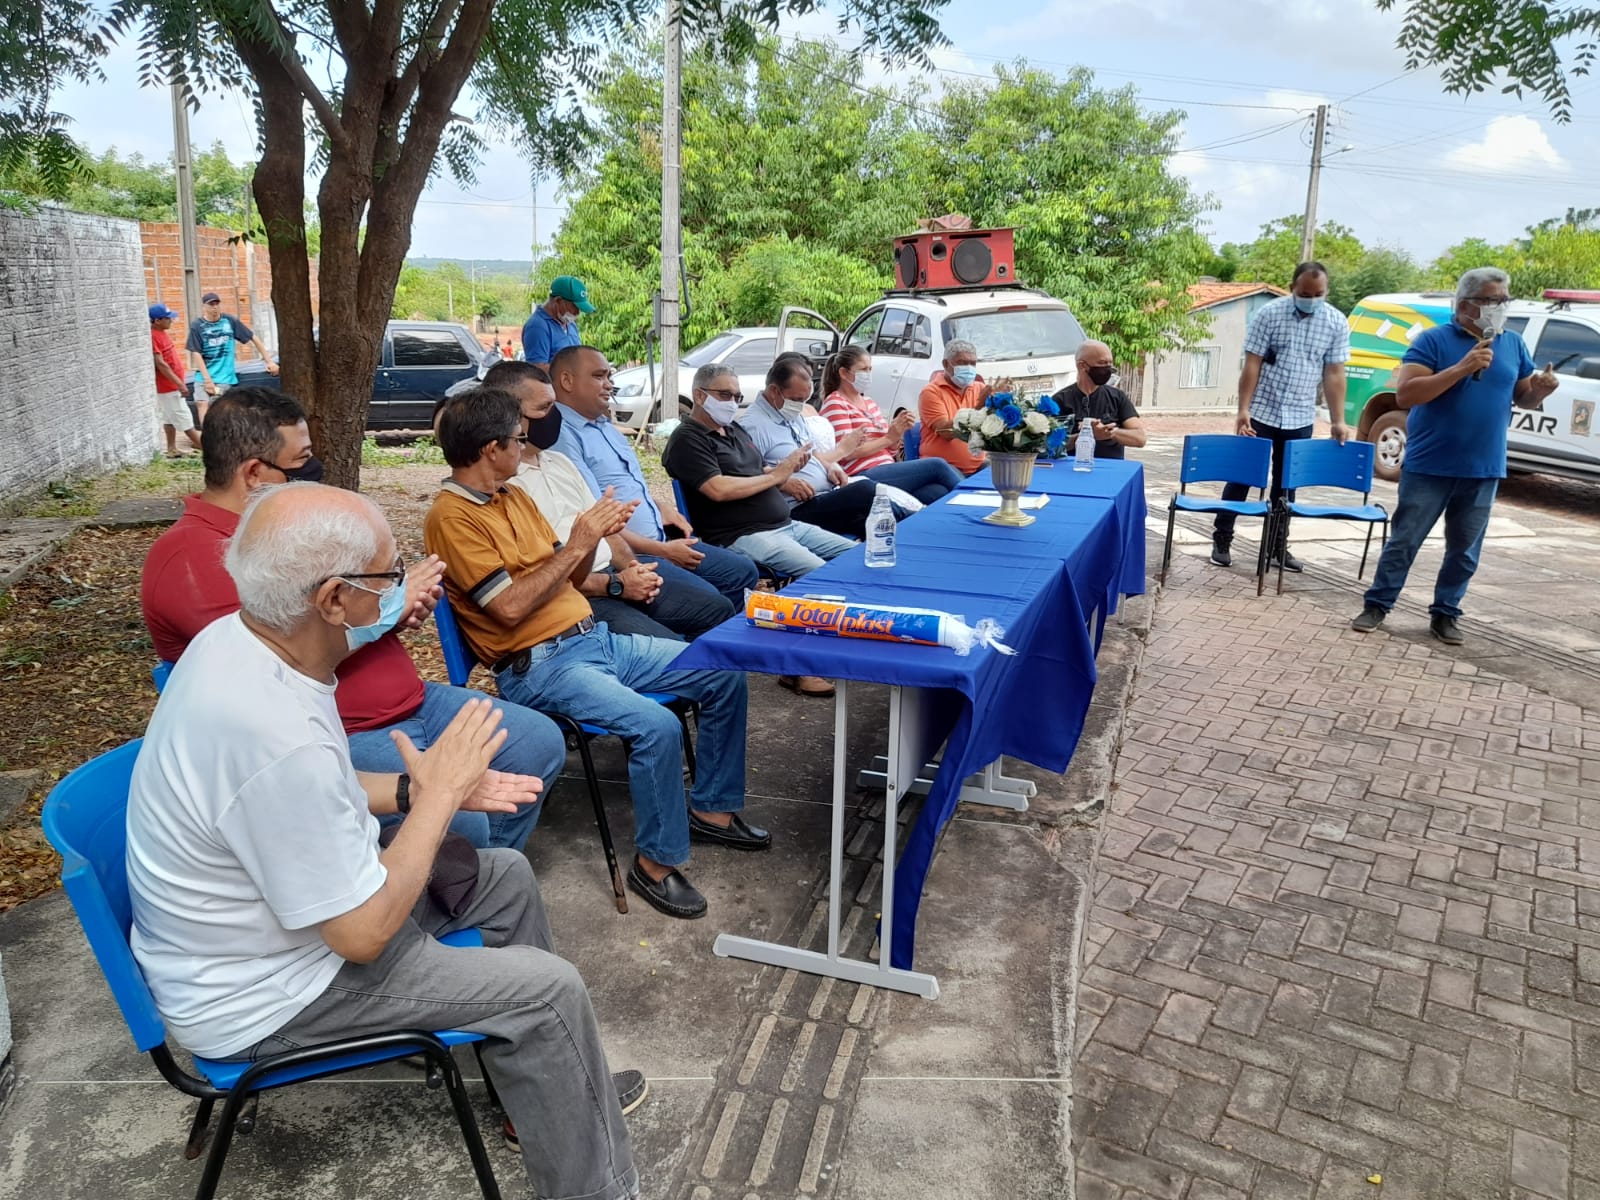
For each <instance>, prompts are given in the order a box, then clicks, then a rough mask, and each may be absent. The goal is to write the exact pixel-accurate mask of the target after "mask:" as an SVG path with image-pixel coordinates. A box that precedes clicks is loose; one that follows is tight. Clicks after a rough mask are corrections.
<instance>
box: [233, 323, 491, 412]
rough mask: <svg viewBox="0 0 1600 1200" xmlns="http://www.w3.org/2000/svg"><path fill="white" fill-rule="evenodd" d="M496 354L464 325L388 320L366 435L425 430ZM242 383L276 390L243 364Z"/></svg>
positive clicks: (272, 379)
mask: <svg viewBox="0 0 1600 1200" xmlns="http://www.w3.org/2000/svg"><path fill="white" fill-rule="evenodd" d="M493 361H494V355H493V354H492V353H491V352H489V351H487V350H485V349H484V348H483V346H482V345H481V344H480V343H479V341H478V339H477V338H475V337H473V336H472V333H471V332H470V331H469V330H468V329H467V327H466V326H465V325H455V324H452V323H450V322H448V321H390V322H389V324H388V327H387V328H386V329H385V330H384V334H383V357H382V358H381V359H379V363H378V371H377V374H376V375H375V376H374V377H373V380H372V404H371V407H369V408H368V409H367V431H368V432H369V433H376V432H380V431H383V430H390V429H427V428H428V426H429V424H430V422H431V421H432V419H433V406H434V405H435V404H436V403H437V402H438V401H439V400H441V399H443V397H444V394H445V392H446V390H448V389H449V387H450V385H451V384H453V383H458V382H460V381H461V380H463V379H473V378H477V377H479V376H481V375H482V373H483V372H484V370H486V369H487V368H488V367H489V365H490V364H491V363H493ZM239 382H240V383H241V384H255V385H260V386H264V387H277V386H278V377H277V376H275V375H268V374H267V371H266V368H265V367H264V366H262V365H261V364H260V363H259V362H251V363H244V364H241V365H240V367H239Z"/></svg>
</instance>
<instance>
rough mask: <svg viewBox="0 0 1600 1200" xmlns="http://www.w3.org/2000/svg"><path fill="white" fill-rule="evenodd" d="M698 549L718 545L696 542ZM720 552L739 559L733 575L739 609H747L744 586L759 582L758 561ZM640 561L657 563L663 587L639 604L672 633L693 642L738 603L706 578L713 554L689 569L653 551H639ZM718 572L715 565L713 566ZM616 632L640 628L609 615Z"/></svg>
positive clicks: (729, 615) (720, 621) (753, 585)
mask: <svg viewBox="0 0 1600 1200" xmlns="http://www.w3.org/2000/svg"><path fill="white" fill-rule="evenodd" d="M695 546H696V548H697V549H701V550H711V549H715V547H710V546H705V545H703V544H701V543H699V542H696V543H695ZM718 553H720V554H722V555H724V556H726V557H728V558H732V559H736V560H737V564H736V565H735V567H734V569H733V575H734V576H735V577H736V578H737V580H738V584H737V593H738V596H739V602H738V605H737V607H738V609H739V611H740V612H743V611H744V591H745V588H747V587H750V588H753V587H755V585H756V568H755V564H754V563H753V562H751V561H750V560H749V559H747V558H745V557H744V556H743V555H739V554H729V553H728V552H727V551H726V550H722V551H719V552H718ZM639 561H640V562H647V563H654V564H655V567H656V574H657V575H659V576H660V577H661V591H660V592H659V593H658V594H657V595H656V598H655V601H654V602H653V603H650V604H645V605H641V606H640V611H641V612H643V613H644V614H645V615H646V616H648V617H649V618H650V619H651V620H653V621H656V622H659V623H660V624H662V625H665V626H666V627H667V628H668V629H670V630H672V632H673V633H676V634H679V635H680V636H682V637H685V638H688V639H689V640H690V641H691V642H692V641H694V639H695V638H697V637H699V636H700V635H701V634H702V633H704V632H705V631H706V630H708V629H712V628H714V627H716V626H718V625H720V624H722V623H723V622H724V621H726V620H727V619H728V618H729V617H731V616H733V612H734V608H735V605H734V603H733V600H732V599H731V598H730V597H728V596H726V595H724V594H723V593H722V591H721V590H720V589H719V588H718V586H717V585H716V584H715V583H713V582H712V581H711V580H710V579H709V578H705V577H704V575H705V568H706V567H707V566H708V565H709V564H710V563H711V556H710V555H709V554H707V555H706V557H705V558H703V559H702V560H701V561H700V568H701V569H700V570H699V571H686V570H684V569H683V568H682V567H680V566H679V565H678V564H677V563H675V562H670V561H668V560H667V559H664V558H657V557H656V556H655V555H653V554H641V555H639ZM712 571H713V573H715V571H716V568H715V567H713V568H712ZM607 622H608V623H609V624H611V632H613V633H639V632H642V631H641V630H636V629H628V628H626V627H625V626H623V627H619V626H618V625H616V624H615V623H614V622H611V621H610V618H609V617H608V618H607Z"/></svg>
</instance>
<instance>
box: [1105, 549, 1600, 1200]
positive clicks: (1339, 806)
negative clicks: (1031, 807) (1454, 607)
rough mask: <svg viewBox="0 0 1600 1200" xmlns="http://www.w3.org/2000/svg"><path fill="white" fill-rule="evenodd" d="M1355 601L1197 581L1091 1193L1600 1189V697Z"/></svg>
mask: <svg viewBox="0 0 1600 1200" xmlns="http://www.w3.org/2000/svg"><path fill="white" fill-rule="evenodd" d="M1352 595H1353V592H1352ZM1337 599H1342V600H1344V601H1345V602H1344V603H1343V604H1342V605H1336V601H1335V602H1332V603H1330V602H1329V600H1328V598H1327V597H1325V596H1324V597H1320V598H1319V596H1318V595H1317V594H1315V593H1311V592H1305V593H1301V594H1299V595H1294V594H1288V595H1285V596H1284V597H1282V598H1281V599H1273V598H1270V597H1269V598H1266V599H1262V600H1257V599H1256V598H1255V595H1254V590H1253V589H1252V588H1251V587H1249V585H1248V583H1247V582H1246V580H1245V578H1244V576H1243V574H1242V573H1238V572H1235V573H1232V574H1228V573H1223V572H1218V571H1215V570H1213V569H1210V568H1208V567H1205V566H1204V565H1202V561H1201V560H1199V559H1198V558H1196V557H1192V556H1179V557H1178V559H1177V561H1176V562H1175V563H1174V569H1173V575H1172V577H1171V578H1170V579H1169V583H1168V587H1167V588H1166V590H1165V591H1164V593H1163V594H1162V595H1161V597H1160V600H1159V602H1158V607H1157V611H1156V618H1155V622H1154V628H1153V631H1152V633H1151V638H1150V643H1149V646H1148V650H1147V653H1146V658H1145V663H1144V667H1143V671H1142V675H1141V678H1140V680H1139V684H1138V687H1137V690H1136V699H1135V702H1134V710H1133V714H1132V717H1131V720H1130V723H1129V733H1128V739H1127V741H1126V743H1125V744H1124V746H1123V748H1122V752H1121V755H1120V759H1119V767H1118V770H1117V776H1116V780H1117V782H1116V790H1115V793H1114V800H1113V806H1112V811H1111V812H1109V813H1108V814H1107V816H1106V825H1105V829H1104V838H1103V844H1102V850H1101V858H1100V862H1099V869H1098V874H1097V893H1096V899H1095V903H1094V908H1093V914H1092V920H1091V924H1090V928H1089V932H1088V944H1087V949H1086V958H1087V960H1088V966H1087V969H1086V971H1085V974H1084V978H1083V984H1084V986H1083V987H1082V989H1081V992H1080V999H1079V1014H1078V1015H1079V1026H1078V1035H1079V1038H1078V1044H1079V1048H1080V1051H1079V1057H1078V1060H1077V1067H1076V1072H1075V1092H1076V1100H1075V1105H1074V1114H1073V1118H1074V1137H1075V1147H1076V1152H1077V1163H1078V1196H1079V1198H1080V1200H1146V1198H1150V1200H1155V1198H1163V1200H1239V1198H1242V1197H1247V1196H1248V1197H1251V1198H1252V1200H1280V1198H1284V1200H1287V1198H1291V1197H1292V1198H1307V1200H1309V1198H1312V1197H1315V1200H1345V1198H1347V1197H1366V1198H1371V1200H1379V1198H1381V1200H1400V1198H1404V1200H1412V1198H1424V1197H1426V1198H1440V1200H1442V1198H1444V1197H1451V1198H1455V1197H1460V1198H1463V1200H1467V1198H1470V1200H1488V1198H1491V1197H1508V1198H1518V1200H1521V1198H1524V1197H1541V1198H1552V1200H1568V1198H1570V1200H1587V1198H1593V1197H1600V724H1597V719H1600V704H1597V703H1594V702H1591V706H1590V710H1589V711H1588V712H1587V713H1586V712H1585V711H1584V710H1583V709H1581V708H1579V707H1578V706H1577V705H1575V704H1572V703H1568V702H1564V701H1562V700H1559V699H1553V698H1551V697H1550V696H1546V695H1543V694H1541V693H1538V692H1535V691H1532V690H1530V689H1529V688H1528V687H1526V686H1523V685H1521V684H1518V683H1513V682H1510V681H1507V680H1505V679H1502V678H1499V677H1496V676H1493V675H1491V674H1489V673H1487V672H1486V671H1483V670H1482V669H1480V668H1479V667H1478V666H1476V665H1474V664H1473V663H1471V662H1467V661H1462V660H1460V659H1453V658H1452V657H1451V656H1450V654H1449V652H1447V651H1446V650H1445V649H1444V648H1443V647H1436V646H1434V645H1433V644H1432V643H1429V642H1427V641H1426V640H1424V641H1421V642H1418V641H1414V640H1412V641H1407V640H1404V639H1400V638H1395V637H1391V636H1389V635H1387V634H1379V635H1373V636H1370V637H1361V636H1359V635H1356V634H1354V633H1350V632H1348V631H1347V630H1346V629H1345V622H1346V621H1347V620H1348V618H1349V610H1350V603H1349V597H1338V598H1337ZM1377 1175H1381V1176H1382V1183H1381V1186H1379V1185H1374V1184H1373V1183H1370V1182H1369V1181H1368V1177H1369V1176H1377Z"/></svg>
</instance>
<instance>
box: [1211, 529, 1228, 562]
mask: <svg viewBox="0 0 1600 1200" xmlns="http://www.w3.org/2000/svg"><path fill="white" fill-rule="evenodd" d="M1232 545H1233V543H1232V542H1231V541H1228V540H1225V539H1223V538H1219V537H1217V536H1216V534H1212V535H1211V561H1212V562H1214V563H1216V564H1217V566H1219V567H1231V566H1233V554H1232V553H1231V552H1230V551H1229V547H1230V546H1232Z"/></svg>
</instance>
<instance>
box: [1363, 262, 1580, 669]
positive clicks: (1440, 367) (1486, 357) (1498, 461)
mask: <svg viewBox="0 0 1600 1200" xmlns="http://www.w3.org/2000/svg"><path fill="white" fill-rule="evenodd" d="M1510 300H1511V277H1510V276H1509V275H1507V274H1506V273H1505V272H1504V271H1502V270H1500V269H1499V268H1498V267H1478V268H1477V269H1475V270H1472V271H1468V272H1466V273H1465V274H1463V275H1462V276H1461V279H1460V281H1459V282H1458V283H1457V284H1456V309H1455V320H1454V321H1452V322H1451V323H1450V324H1448V325H1436V326H1434V327H1433V328H1432V329H1427V330H1424V331H1423V332H1422V334H1421V335H1420V336H1418V337H1417V339H1416V340H1415V341H1413V342H1412V343H1411V346H1410V348H1409V349H1408V350H1407V351H1406V354H1405V358H1404V359H1402V360H1401V363H1400V370H1399V373H1398V374H1397V376H1396V387H1395V399H1396V400H1398V401H1399V402H1400V407H1401V408H1404V409H1408V410H1410V413H1411V415H1410V416H1409V417H1407V418H1406V457H1405V462H1404V464H1402V466H1401V468H1400V502H1399V504H1397V505H1396V506H1395V510H1394V520H1393V528H1392V530H1391V532H1390V534H1389V540H1388V541H1387V542H1386V543H1384V547H1383V556H1382V557H1381V558H1379V559H1378V570H1377V574H1376V575H1374V576H1373V580H1372V586H1371V587H1370V588H1368V589H1367V594H1366V596H1365V598H1364V601H1363V603H1364V605H1365V607H1364V608H1362V610H1361V615H1360V616H1358V617H1357V618H1356V619H1355V620H1354V621H1352V622H1351V623H1350V624H1351V627H1352V628H1353V629H1355V630H1357V631H1358V632H1360V633H1371V632H1372V631H1373V630H1374V629H1376V628H1377V627H1378V626H1379V625H1381V624H1383V620H1384V618H1385V617H1387V616H1388V615H1389V610H1390V609H1392V608H1393V607H1394V602H1395V601H1396V600H1398V599H1399V598H1400V589H1401V588H1403V587H1404V586H1405V582H1406V575H1407V574H1408V573H1409V572H1410V570H1411V563H1412V561H1413V560H1414V559H1415V558H1416V556H1417V549H1418V548H1419V547H1420V546H1421V545H1422V539H1423V538H1425V537H1427V536H1428V531H1429V530H1431V529H1432V528H1433V527H1434V525H1435V523H1437V522H1438V520H1439V518H1440V517H1441V516H1442V517H1444V562H1443V563H1442V564H1440V567H1439V578H1438V580H1437V582H1436V583H1435V584H1434V587H1433V603H1432V604H1431V605H1429V607H1428V612H1429V613H1430V615H1431V619H1430V621H1429V623H1428V624H1429V629H1430V631H1431V632H1432V633H1433V636H1434V637H1436V638H1438V639H1439V640H1440V641H1441V642H1444V643H1445V644H1446V645H1450V646H1458V645H1460V644H1461V643H1462V642H1463V641H1465V640H1466V639H1465V638H1464V637H1463V636H1462V633H1461V628H1460V626H1459V625H1458V623H1457V618H1459V617H1460V616H1461V602H1462V600H1464V599H1465V598H1466V595H1467V584H1468V583H1470V582H1471V581H1472V576H1473V573H1474V572H1475V571H1477V569H1478V554H1479V552H1480V551H1481V550H1482V549H1483V535H1484V532H1485V531H1486V530H1487V529H1488V528H1489V512H1490V510H1491V509H1492V508H1493V507H1494V497H1495V493H1496V491H1497V490H1498V489H1499V486H1500V481H1501V480H1502V479H1504V478H1505V474H1506V427H1507V425H1509V424H1510V421H1511V407H1512V405H1516V406H1517V407H1518V408H1538V407H1539V406H1540V405H1541V404H1543V403H1544V400H1545V397H1546V396H1548V395H1549V394H1550V393H1551V392H1553V391H1555V390H1556V377H1555V375H1554V374H1553V373H1552V372H1551V370H1550V368H1549V367H1546V368H1545V369H1544V370H1543V371H1540V372H1538V373H1537V374H1535V372H1534V369H1533V358H1532V357H1531V356H1530V355H1529V354H1528V347H1527V345H1526V344H1525V343H1524V342H1523V340H1522V335H1521V334H1519V333H1516V332H1514V331H1512V330H1506V331H1505V332H1499V331H1500V330H1502V329H1503V328H1504V326H1505V314H1506V306H1507V304H1508V303H1509V302H1510Z"/></svg>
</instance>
